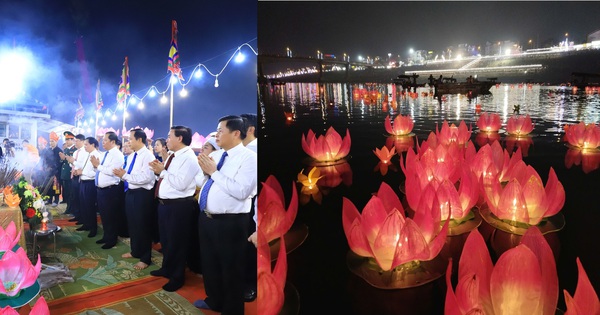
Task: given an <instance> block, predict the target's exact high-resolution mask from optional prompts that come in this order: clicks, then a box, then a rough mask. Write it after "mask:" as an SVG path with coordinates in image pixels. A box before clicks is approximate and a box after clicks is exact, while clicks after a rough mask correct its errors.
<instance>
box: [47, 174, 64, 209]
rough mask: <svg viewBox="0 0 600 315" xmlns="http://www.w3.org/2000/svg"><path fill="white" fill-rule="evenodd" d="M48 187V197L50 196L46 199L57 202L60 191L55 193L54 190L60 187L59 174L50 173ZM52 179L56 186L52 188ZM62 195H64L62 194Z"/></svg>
mask: <svg viewBox="0 0 600 315" xmlns="http://www.w3.org/2000/svg"><path fill="white" fill-rule="evenodd" d="M50 181H51V183H50V188H49V189H48V197H50V199H48V201H50V203H59V202H60V193H58V194H57V193H56V190H58V191H60V189H61V187H60V175H52V177H51V178H50ZM54 181H56V185H57V186H58V187H56V189H54V187H55V186H54ZM63 196H64V195H63Z"/></svg>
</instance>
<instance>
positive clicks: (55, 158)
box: [45, 131, 62, 207]
mask: <svg viewBox="0 0 600 315" xmlns="http://www.w3.org/2000/svg"><path fill="white" fill-rule="evenodd" d="M49 138H50V142H49V143H50V152H47V154H46V155H45V158H46V161H45V166H46V169H47V171H48V174H49V176H50V179H49V180H50V184H49V187H48V191H47V193H46V194H47V195H48V196H49V197H50V200H49V201H50V203H52V206H53V207H56V206H58V202H59V201H60V200H59V199H60V192H61V187H60V169H61V165H62V163H61V160H60V153H61V152H62V149H61V148H59V147H58V135H57V134H56V132H54V131H52V132H50V136H49Z"/></svg>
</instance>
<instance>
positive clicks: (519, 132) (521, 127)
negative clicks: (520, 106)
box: [506, 115, 533, 136]
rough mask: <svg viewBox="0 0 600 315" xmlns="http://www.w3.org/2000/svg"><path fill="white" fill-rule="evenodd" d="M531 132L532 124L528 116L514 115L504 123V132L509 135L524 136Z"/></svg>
mask: <svg viewBox="0 0 600 315" xmlns="http://www.w3.org/2000/svg"><path fill="white" fill-rule="evenodd" d="M532 131H533V122H532V121H531V117H529V115H525V116H523V115H514V116H512V117H510V118H508V121H507V122H506V132H507V133H509V134H511V135H516V136H525V135H528V134H530V133H531V132H532Z"/></svg>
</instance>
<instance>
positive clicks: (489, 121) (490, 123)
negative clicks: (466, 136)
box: [477, 113, 502, 132]
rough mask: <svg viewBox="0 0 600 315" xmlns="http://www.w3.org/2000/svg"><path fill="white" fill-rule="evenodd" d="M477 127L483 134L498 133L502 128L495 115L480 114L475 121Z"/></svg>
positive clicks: (497, 116) (498, 117)
mask: <svg viewBox="0 0 600 315" xmlns="http://www.w3.org/2000/svg"><path fill="white" fill-rule="evenodd" d="M477 127H478V128H479V130H481V131H483V132H498V130H500V127H502V122H501V121H500V115H498V114H496V113H482V114H481V116H479V119H477Z"/></svg>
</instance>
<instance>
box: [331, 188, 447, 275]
mask: <svg viewBox="0 0 600 315" xmlns="http://www.w3.org/2000/svg"><path fill="white" fill-rule="evenodd" d="M439 212H440V209H439V207H438V208H435V207H433V208H432V209H431V211H430V212H429V213H425V212H423V213H417V214H416V215H415V217H414V218H413V219H410V218H407V217H405V215H404V209H403V207H402V204H401V203H400V199H398V196H397V195H396V194H395V193H394V191H393V190H392V188H391V187H390V186H389V185H388V184H386V183H385V182H383V183H381V186H380V187H379V191H378V192H377V194H376V196H373V197H371V200H369V202H368V203H367V205H366V206H365V208H364V209H363V211H362V213H360V212H358V210H357V209H356V207H355V206H354V204H353V203H352V202H351V201H350V200H349V199H347V198H345V197H344V198H343V210H342V223H343V227H344V233H345V234H346V238H347V239H348V245H350V249H351V250H352V251H353V252H354V253H356V254H357V255H359V256H363V257H371V258H373V259H374V260H375V261H376V262H377V264H378V265H379V267H380V268H381V269H382V270H384V271H387V270H390V269H392V268H395V267H397V266H399V265H401V264H404V263H409V262H413V261H427V260H432V259H434V258H435V257H436V256H437V255H438V254H439V252H440V250H441V249H442V247H443V245H444V241H445V238H446V234H447V232H448V223H447V222H446V224H444V226H443V227H441V225H440V221H441V219H440V215H439Z"/></svg>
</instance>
